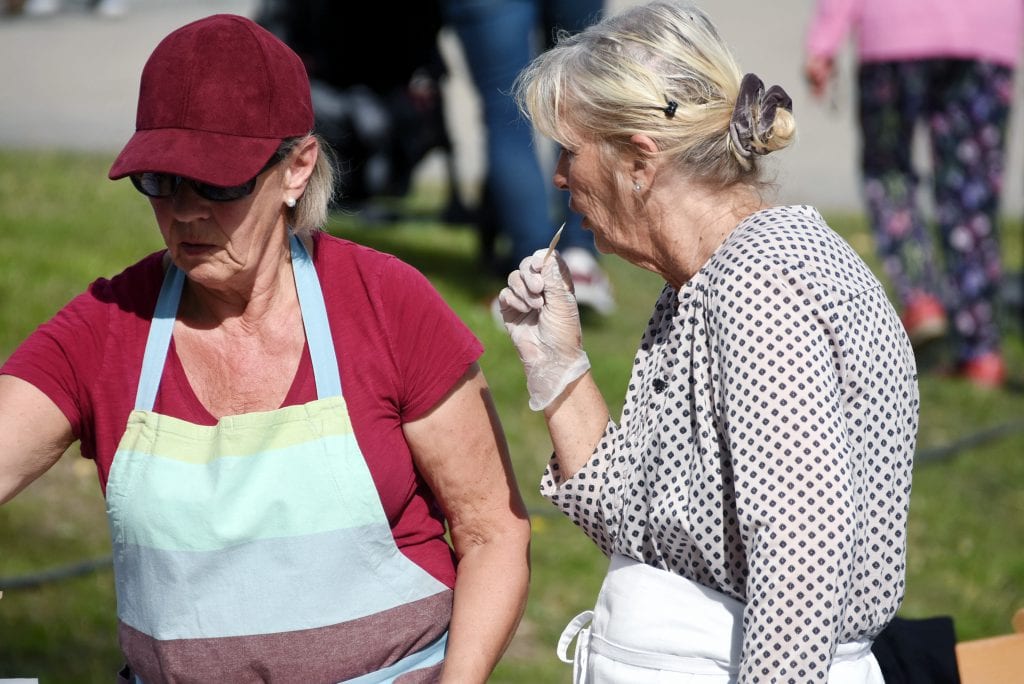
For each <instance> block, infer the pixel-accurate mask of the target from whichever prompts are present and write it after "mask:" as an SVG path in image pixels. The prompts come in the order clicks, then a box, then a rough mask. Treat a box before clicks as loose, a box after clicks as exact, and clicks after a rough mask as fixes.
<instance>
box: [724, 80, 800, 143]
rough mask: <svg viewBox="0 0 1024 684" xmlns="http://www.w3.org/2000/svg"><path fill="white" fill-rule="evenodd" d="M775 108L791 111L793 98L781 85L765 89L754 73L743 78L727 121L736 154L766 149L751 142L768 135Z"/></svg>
mask: <svg viewBox="0 0 1024 684" xmlns="http://www.w3.org/2000/svg"><path fill="white" fill-rule="evenodd" d="M779 107H782V108H783V109H786V110H789V111H793V100H792V99H791V98H790V97H789V94H788V93H786V91H785V90H783V89H782V87H781V86H777V85H775V86H772V87H771V88H769V89H768V90H767V91H766V90H765V89H764V82H763V81H762V80H761V79H760V78H758V77H757V76H756V75H755V74H747V75H745V76H744V77H743V80H742V81H741V82H740V92H739V95H737V96H736V105H735V106H734V107H733V110H732V119H731V120H730V122H729V140H730V141H731V142H732V147H733V149H734V150H735V151H736V153H737V154H739V155H740V156H741V157H743V158H745V159H746V158H749V157H750V156H751V155H753V154H766V153H767V152H768V150H766V149H764V148H763V147H761V146H759V145H754V141H755V140H758V141H763V140H767V139H768V138H769V137H770V135H771V130H772V125H773V124H774V123H775V112H776V111H777V110H778V108H779Z"/></svg>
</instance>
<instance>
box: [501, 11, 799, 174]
mask: <svg viewBox="0 0 1024 684" xmlns="http://www.w3.org/2000/svg"><path fill="white" fill-rule="evenodd" d="M742 76H743V73H742V71H741V70H740V68H739V66H738V65H737V63H736V60H735V58H734V57H733V55H732V53H731V51H730V50H729V48H728V47H727V46H726V44H725V43H724V41H723V40H722V39H721V37H720V36H719V35H718V31H717V29H716V28H715V27H714V25H713V24H712V23H711V20H710V19H709V18H708V16H707V15H706V14H705V13H704V12H703V11H701V10H700V9H699V8H697V7H696V6H694V5H693V4H691V3H689V2H685V1H678V2H674V1H672V0H655V1H654V2H650V3H647V4H643V5H637V6H633V7H630V8H627V9H626V10H624V11H622V12H620V13H618V14H615V15H612V16H608V17H606V18H605V19H603V20H601V21H600V22H598V23H596V24H593V25H591V26H590V27H588V28H587V29H585V30H584V31H582V32H580V33H578V34H575V35H570V34H568V33H565V32H562V33H560V34H559V35H558V36H557V39H556V44H555V46H554V47H553V48H551V49H550V50H548V51H547V52H544V53H542V54H541V55H540V56H538V57H537V58H536V59H535V60H534V61H533V62H532V63H531V64H530V65H529V66H528V67H527V68H526V69H524V70H523V71H522V72H521V73H520V74H519V77H518V78H517V80H516V83H515V86H514V88H513V93H514V96H515V98H516V101H517V103H518V105H519V107H520V109H521V110H522V111H523V113H524V114H525V115H526V116H527V117H528V118H529V119H530V120H531V121H532V122H533V124H534V126H535V127H536V129H537V130H538V131H539V132H540V133H542V134H543V135H545V136H547V137H550V138H552V139H554V140H555V141H557V142H559V143H560V144H562V145H564V146H566V147H570V148H571V147H573V146H574V145H578V144H579V143H581V142H584V141H591V142H597V143H601V144H603V145H607V146H611V147H619V148H621V147H623V146H625V145H626V144H628V141H629V139H630V137H631V136H633V135H635V134H643V135H646V136H649V137H650V138H651V139H652V140H654V141H655V143H656V145H657V146H658V149H659V151H660V154H661V155H662V156H663V157H664V158H666V159H668V160H669V161H670V163H672V164H673V165H674V166H675V167H676V168H677V169H679V170H680V171H681V172H683V173H685V174H687V175H688V176H689V177H691V178H693V179H696V180H698V181H700V182H704V183H708V184H710V185H713V186H717V187H728V186H732V185H734V184H737V183H744V184H748V185H751V186H755V187H760V186H762V185H764V184H765V181H764V180H762V178H761V174H760V166H759V158H758V157H759V155H763V154H767V153H769V152H772V151H775V150H777V149H781V148H783V147H786V146H787V145H789V144H790V142H792V140H793V139H794V137H795V133H796V122H795V120H794V119H793V115H792V112H790V111H789V110H788V109H784V108H782V107H779V108H778V109H777V110H776V111H775V112H774V115H775V116H774V121H773V123H772V125H771V127H770V128H769V129H768V131H767V132H766V133H765V134H763V135H761V136H758V135H756V133H755V134H754V136H753V139H752V140H750V148H751V149H750V150H746V151H744V150H737V149H735V148H734V146H733V144H732V143H731V142H730V123H731V120H732V117H733V111H734V109H735V108H736V101H737V97H738V95H739V90H740V82H741V80H742ZM673 103H674V104H673ZM759 105H760V100H758V102H754V103H750V106H751V108H752V109H753V108H755V107H758V106H759ZM743 114H744V115H749V117H750V119H751V120H755V119H757V118H758V116H759V115H758V113H757V112H756V111H751V112H749V113H743ZM744 152H745V153H744ZM750 152H753V153H754V154H751V153H750Z"/></svg>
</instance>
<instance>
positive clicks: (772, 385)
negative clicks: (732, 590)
mask: <svg viewBox="0 0 1024 684" xmlns="http://www.w3.org/2000/svg"><path fill="white" fill-rule="evenodd" d="M757 280H759V281H760V282H756V283H755V285H754V286H755V287H756V288H759V289H760V291H761V292H763V293H765V295H764V296H765V297H766V298H767V299H770V305H766V306H762V307H760V309H759V311H760V313H759V314H758V315H759V316H760V320H759V321H758V324H757V329H758V330H759V331H760V334H756V335H724V336H722V338H721V339H720V340H719V342H720V344H721V346H722V354H721V358H722V359H724V361H723V364H722V366H723V367H722V372H723V386H724V388H725V389H724V391H725V397H724V399H725V405H726V406H728V407H729V411H728V418H727V422H726V438H727V440H728V446H729V454H730V461H731V464H730V465H731V468H732V470H733V473H734V478H735V497H736V511H737V515H738V518H739V526H740V529H741V530H743V544H744V547H745V548H746V550H747V551H746V553H747V560H748V570H749V576H748V578H747V605H746V609H745V612H744V643H743V649H742V663H741V673H742V676H741V680H742V681H804V682H811V681H821V682H824V681H826V678H827V672H828V667H829V663H830V662H831V659H832V655H833V653H834V651H835V648H836V645H837V643H838V637H839V631H840V628H841V624H842V615H843V611H844V609H845V607H846V605H847V595H846V594H847V592H848V590H849V586H850V581H851V568H852V566H853V562H854V559H853V557H852V555H853V554H852V553H851V550H852V549H854V548H855V539H856V537H857V536H858V535H861V534H863V533H864V530H863V529H860V526H859V523H860V522H862V521H861V520H859V518H858V512H857V511H858V499H859V497H861V496H863V492H862V491H860V489H859V483H858V480H857V476H858V464H857V459H858V449H857V446H856V445H855V444H854V443H853V441H852V440H851V432H850V431H849V430H848V425H847V420H848V418H847V413H848V410H849V409H848V407H846V406H844V396H843V392H842V388H841V387H840V383H841V382H842V379H841V378H842V377H856V374H857V373H859V372H860V371H856V372H855V373H852V374H851V373H849V372H841V368H840V365H841V364H843V363H844V361H843V357H844V356H845V354H843V349H842V345H841V343H840V342H839V341H838V340H839V338H840V336H841V335H842V334H843V332H844V331H843V328H844V326H845V325H846V324H845V323H844V321H845V319H846V318H847V313H846V312H845V310H844V308H845V306H846V303H845V302H833V303H832V304H831V305H829V304H826V305H824V306H822V305H820V303H821V302H822V301H826V302H827V301H828V300H829V299H830V297H831V293H829V292H823V291H822V290H824V289H826V288H824V287H823V286H818V287H815V285H814V284H813V283H808V282H801V280H800V275H799V274H796V275H794V274H792V273H790V274H788V275H783V274H780V273H778V272H777V271H775V270H767V271H765V272H763V273H762V274H760V277H758V278H757ZM813 301H816V302H817V304H813V303H812V302H813ZM724 308H725V309H726V310H728V309H730V308H731V309H732V310H734V311H735V310H738V308H739V307H724ZM783 645H784V648H783V647H782V646H783ZM780 653H784V654H785V657H780V655H779V654H780ZM765 668H767V669H765Z"/></svg>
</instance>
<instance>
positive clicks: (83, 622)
mask: <svg viewBox="0 0 1024 684" xmlns="http://www.w3.org/2000/svg"><path fill="white" fill-rule="evenodd" d="M108 164H109V159H106V158H98V157H93V156H76V155H64V154H59V155H58V154H54V155H46V154H38V153H6V152H0V323H2V324H0V358H3V357H5V356H6V354H7V353H9V352H10V351H11V350H12V349H13V348H14V347H15V345H16V344H18V342H20V341H21V340H22V339H24V337H25V336H26V335H28V334H29V333H30V332H31V331H32V330H33V329H34V328H35V326H36V325H38V324H39V323H40V322H42V321H43V320H45V319H46V318H47V317H49V316H50V315H52V313H53V312H54V311H56V310H57V309H58V308H59V307H60V306H62V305H63V304H64V303H65V302H66V301H67V300H68V299H70V298H71V297H72V296H74V295H75V294H77V293H78V292H80V291H81V290H82V289H84V288H85V287H86V285H87V284H88V283H89V282H90V281H91V280H93V279H94V278H95V277H97V276H110V275H113V274H115V273H117V272H118V271H120V270H121V269H122V268H123V267H124V266H126V265H128V264H130V263H134V262H135V261H136V260H138V259H139V258H141V257H142V256H144V255H145V254H147V253H149V252H151V251H153V250H155V249H158V248H159V247H160V246H161V242H160V237H159V235H158V233H157V231H156V228H155V226H154V224H153V218H152V215H151V212H150V209H149V205H148V203H147V202H146V201H145V200H144V199H143V198H142V197H141V196H139V195H138V193H136V192H135V191H134V190H133V189H132V188H131V187H130V185H129V184H128V183H127V182H126V181H122V182H118V183H111V182H110V181H108V180H106V171H107V165H108ZM443 194H444V193H442V192H431V191H430V189H420V190H419V192H417V193H416V194H415V195H414V196H413V197H411V198H409V199H408V200H407V201H406V202H404V203H399V205H398V206H399V207H400V208H402V209H403V210H404V211H405V212H406V214H405V215H406V216H407V217H408V220H403V221H401V222H399V223H398V224H396V225H388V226H378V225H367V224H366V223H364V222H361V221H360V220H359V219H358V218H356V217H344V216H337V217H335V219H334V220H333V221H332V224H331V226H330V230H331V232H333V233H335V234H338V235H342V236H345V237H349V238H351V239H354V240H356V241H358V242H361V243H364V244H368V245H370V246H373V247H376V248H378V249H382V250H384V251H388V252H392V253H394V254H396V255H398V256H400V257H401V258H403V259H405V260H407V261H408V262H410V263H411V264H413V265H414V266H416V267H418V268H419V269H421V270H422V271H423V272H424V273H425V274H426V275H427V276H428V277H429V278H430V280H431V282H433V283H434V285H435V286H436V287H437V288H438V290H439V292H441V294H442V295H443V296H444V297H445V299H446V300H447V301H448V302H449V303H450V304H451V305H452V306H453V307H454V308H455V310H456V311H457V312H458V313H459V314H460V316H462V318H463V320H465V321H466V323H467V324H468V325H469V326H470V327H471V328H472V329H473V331H474V332H475V333H476V334H477V335H478V336H479V338H480V339H481V341H482V342H483V343H484V345H485V347H486V352H485V354H484V356H483V358H482V359H481V365H482V366H483V368H484V372H485V373H486V375H487V377H488V380H489V381H490V384H491V386H492V390H493V392H494V395H495V398H496V401H497V404H498V409H499V412H500V414H501V418H502V421H503V424H504V427H505V431H506V434H507V436H508V439H509V443H510V446H511V449H512V454H513V459H514V464H515V470H516V474H517V477H518V478H519V483H520V486H521V488H522V490H523V494H524V497H525V498H526V500H527V503H528V506H529V508H530V510H531V513H532V518H533V529H534V538H533V582H532V587H531V591H530V601H529V605H528V608H527V613H526V617H525V619H524V622H523V624H522V627H521V628H520V630H519V633H518V634H517V636H516V639H515V641H514V642H513V644H512V647H511V648H510V650H509V652H508V654H507V656H506V658H505V659H504V661H503V662H502V663H501V664H500V666H499V668H498V671H497V672H496V673H495V676H494V677H493V679H492V681H493V682H496V683H506V684H513V683H516V684H536V683H544V682H567V681H569V677H570V670H569V668H568V666H565V665H563V664H561V663H559V662H558V661H557V659H556V658H555V654H554V648H555V642H556V640H557V637H558V635H559V633H560V632H561V630H562V627H563V626H564V625H565V623H566V622H568V621H569V620H570V619H571V618H572V617H573V616H574V615H576V613H577V612H579V611H581V610H585V609H587V608H590V607H591V606H592V605H593V601H594V597H595V596H596V594H597V590H598V588H599V586H600V582H601V579H602V576H603V573H604V569H605V565H606V561H605V559H604V558H603V556H601V554H600V553H599V552H598V551H597V549H596V547H594V545H593V544H591V543H590V542H589V541H588V540H587V539H586V538H585V537H584V536H583V534H582V533H581V532H580V531H579V530H578V529H576V528H575V527H574V526H573V525H572V524H571V523H570V522H568V521H567V520H565V519H563V518H562V517H560V516H558V515H556V514H555V511H554V509H553V508H552V507H551V506H550V505H549V504H547V503H546V502H545V501H543V500H542V499H541V497H540V496H539V494H538V493H537V483H538V481H539V477H540V473H541V471H542V470H543V468H544V465H545V463H546V462H547V459H548V456H549V453H550V450H551V443H550V440H549V438H548V435H547V432H546V429H545V427H544V422H543V419H542V418H541V417H540V416H539V415H538V414H536V413H534V412H532V411H530V410H529V409H528V408H527V405H526V391H525V383H524V380H523V374H522V370H521V366H520V365H519V361H518V359H517V356H516V353H515V350H514V349H513V348H512V345H511V343H510V342H509V340H508V337H507V335H506V334H505V332H504V331H503V330H501V329H500V328H499V327H498V326H497V325H496V324H495V323H494V321H493V320H492V319H491V316H490V313H489V311H488V308H487V303H488V302H489V300H490V298H491V297H493V296H494V295H495V294H496V293H497V291H498V290H499V289H500V287H501V286H502V281H501V279H500V278H496V277H494V276H491V275H488V274H487V273H485V272H483V271H482V270H481V268H480V267H479V264H478V263H477V259H476V246H477V243H476V236H475V234H474V233H473V231H472V229H471V228H470V227H469V226H468V225H458V226H451V225H443V224H440V223H438V222H437V221H436V218H435V217H436V215H437V213H438V212H439V210H440V208H441V206H440V205H441V204H442V201H443ZM829 219H830V220H831V221H832V223H833V225H834V226H835V227H836V229H837V230H839V231H840V232H841V233H842V234H843V235H844V236H845V237H846V238H847V239H848V240H849V241H850V242H851V244H853V245H854V247H855V248H856V249H857V250H858V251H859V252H860V253H861V254H862V255H863V256H864V257H865V259H867V260H868V262H869V263H871V264H872V266H873V267H876V268H877V264H876V262H875V260H874V258H873V256H872V254H871V238H870V235H869V233H868V232H867V228H866V225H865V224H864V221H863V219H862V218H861V217H859V216H843V215H836V216H829ZM1021 240H1022V234H1021V227H1020V222H1019V221H1014V222H1010V223H1009V224H1008V225H1007V230H1006V232H1005V234H1004V243H1005V244H1006V245H1007V249H1006V254H1007V260H1008V267H1009V268H1008V270H1013V271H1019V270H1020V266H1021V264H1020V255H1021V252H1022V250H1021V249H1020V245H1021ZM604 265H605V266H606V268H607V270H608V272H609V274H610V277H611V279H612V281H613V284H614V285H615V289H616V294H617V300H618V305H619V306H618V312H617V313H616V314H615V315H614V316H612V317H609V318H607V319H594V318H592V317H591V318H588V319H587V320H586V322H585V323H586V324H585V328H584V340H585V343H586V345H587V348H588V352H589V355H590V357H591V360H592V362H593V365H594V372H595V376H596V378H597V381H598V383H599V385H600V386H601V388H602V390H603V391H604V394H605V397H606V398H607V400H608V403H609V406H610V407H611V409H612V412H613V414H614V415H617V414H618V411H619V410H620V408H621V403H622V399H623V395H624V391H625V386H626V382H627V380H628V377H629V369H630V366H631V362H632V358H633V352H634V350H635V346H636V343H637V342H638V340H639V337H640V334H641V332H642V330H643V327H644V325H645V324H646V321H647V319H648V316H649V314H650V310H651V307H652V306H653V303H654V300H655V298H656V297H657V294H658V291H659V290H660V288H661V282H660V281H659V280H658V279H657V278H656V277H654V276H653V275H651V274H649V273H646V272H642V271H639V270H637V269H635V268H634V267H632V266H630V265H628V264H626V263H624V262H622V261H621V260H619V259H617V258H606V259H605V261H604ZM1006 331H1007V345H1006V346H1007V355H1008V358H1009V359H1010V364H1011V368H1013V371H1014V373H1015V375H1016V376H1017V377H1018V378H1019V377H1020V376H1021V374H1022V369H1024V344H1022V342H1021V328H1020V321H1019V319H1017V320H1013V319H1010V320H1008V321H1007V326H1006ZM921 391H922V420H921V434H920V439H919V442H920V447H921V450H922V452H921V453H922V459H921V460H919V462H918V465H917V468H916V472H915V479H914V492H913V496H912V504H911V506H912V510H911V517H910V553H909V561H908V562H909V565H908V581H907V594H906V600H905V602H904V605H903V609H902V613H903V614H904V615H905V616H907V617H923V616H929V615H940V614H942V615H951V616H953V618H954V620H955V625H956V628H957V631H958V634H959V636H960V637H961V638H974V637H979V636H985V635H990V634H996V633H1000V632H1005V631H1007V630H1008V629H1009V619H1010V616H1011V615H1012V613H1013V611H1014V610H1015V609H1016V608H1017V607H1019V606H1024V553H1022V552H1021V542H1020V540H1021V539H1024V458H1022V455H1024V432H1022V430H1021V429H1020V427H1021V426H1020V423H1021V421H1022V420H1024V395H1022V394H1021V393H1016V392H1008V391H1007V392H987V393H986V392H978V391H975V390H972V389H971V388H969V387H967V386H966V385H964V384H962V383H959V382H956V381H952V380H949V379H946V378H943V377H940V376H939V375H937V374H934V373H930V372H929V373H925V374H923V375H922V378H921ZM993 426H1010V427H1009V429H1007V430H1006V431H1005V433H1004V434H1001V435H999V436H996V437H994V438H992V439H990V440H988V441H981V442H980V443H978V444H975V445H971V446H968V447H966V448H964V449H960V450H954V451H953V452H952V453H944V452H943V451H942V447H944V446H946V445H949V444H951V443H955V442H956V440H958V439H962V438H964V437H967V436H970V435H976V434H979V431H980V430H983V429H984V428H988V427H993ZM929 454H931V455H935V456H934V457H928V458H925V456H928V455H929ZM108 553H109V540H108V533H107V522H106V518H105V514H104V505H103V501H102V497H101V496H100V492H99V486H98V484H97V481H96V475H95V472H94V470H93V468H92V466H91V463H90V462H87V461H83V460H81V459H79V458H78V457H77V456H75V455H74V454H69V455H68V456H66V457H65V458H64V459H62V460H61V462H60V463H59V464H58V465H57V466H56V467H55V468H54V469H53V470H52V471H51V472H49V473H47V475H45V476H44V477H43V478H41V479H40V480H39V481H38V482H36V483H35V484H34V485H32V486H31V487H30V488H29V489H28V490H27V491H25V492H24V493H22V494H21V495H20V496H19V497H18V498H17V499H15V500H14V501H13V502H12V503H11V504H9V505H7V506H5V507H3V508H0V580H2V579H4V578H11V577H24V576H26V575H31V574H33V573H35V572H38V571H41V570H44V569H47V568H52V567H61V566H65V565H67V564H72V563H75V562H78V561H81V560H87V559H91V558H96V557H102V556H104V555H106V554H108ZM0 589H4V590H5V592H4V596H3V599H2V600H0V678H5V677H15V676H26V677H28V676H31V677H39V678H40V681H41V682H46V683H47V684H57V683H60V682H68V683H76V684H78V683H81V682H107V681H111V679H112V674H113V672H115V671H116V669H117V668H118V667H119V666H120V656H119V654H118V651H117V645H116V634H115V631H114V630H115V618H114V595H113V578H112V574H111V572H110V570H109V568H106V569H102V570H100V571H97V572H94V573H90V574H87V575H84V576H80V577H77V578H75V579H70V580H64V581H58V582H54V583H49V584H45V585H43V586H41V587H38V588H8V587H0Z"/></svg>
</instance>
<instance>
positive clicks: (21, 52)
mask: <svg viewBox="0 0 1024 684" xmlns="http://www.w3.org/2000/svg"><path fill="white" fill-rule="evenodd" d="M126 1H127V4H128V11H127V13H126V14H125V15H124V16H123V17H120V18H117V19H106V18H101V17H98V16H94V15H92V14H90V13H89V12H88V11H86V10H85V9H84V6H83V0H77V2H75V1H74V0H65V5H66V10H65V11H64V12H62V13H61V14H58V15H56V16H52V17H47V18H27V17H18V18H0V147H8V148H12V147H14V148H54V147H56V148H66V149H73V150H90V151H110V152H111V154H113V153H115V152H116V151H117V150H118V149H119V147H120V145H121V144H123V142H124V141H125V140H126V139H127V138H128V136H130V135H131V133H132V130H133V126H134V121H135V99H136V96H137V93H138V78H139V74H140V72H141V70H142V65H143V64H144V63H145V60H146V58H147V57H148V55H149V53H150V51H151V50H152V49H153V47H154V46H155V45H156V43H157V42H158V41H159V40H160V39H161V38H163V36H165V35H166V34H167V33H169V32H170V31H171V30H173V29H174V28H177V27H178V26H180V25H182V24H184V23H186V22H187V21H190V20H192V19H197V18H199V17H201V16H204V15H207V14H213V13H216V12H234V13H237V14H245V15H248V16H251V15H252V12H253V11H254V10H255V8H256V6H257V0H205V1H204V0H126ZM609 2H610V7H613V8H615V7H619V6H622V5H624V4H628V3H629V2H631V0H609ZM810 6H811V2H810V0H773V1H772V2H758V1H757V0H714V1H713V2H712V0H706V2H705V7H707V8H708V10H709V11H710V12H711V13H712V15H713V16H714V18H715V20H716V22H717V23H718V24H719V26H720V28H721V30H722V34H723V35H725V36H726V37H727V38H729V40H730V42H731V43H732V46H733V48H734V50H735V51H736V53H737V56H738V58H739V60H740V63H741V65H743V67H744V68H745V69H747V70H749V71H755V72H757V73H758V74H759V75H760V76H761V77H762V78H763V79H764V80H765V82H767V83H779V84H782V85H784V86H785V87H786V88H787V90H788V91H789V92H790V94H791V95H792V97H793V100H794V109H795V111H796V114H797V122H798V125H799V139H798V142H797V144H796V146H795V147H793V148H792V149H790V150H787V151H785V152H783V153H781V154H779V155H777V156H776V157H775V163H776V164H777V166H778V180H779V182H780V185H781V189H780V193H779V199H780V200H782V201H785V202H803V203H809V204H815V205H817V206H819V207H821V208H823V209H859V208H860V201H859V195H858V184H857V169H856V155H857V141H856V137H855V135H856V134H855V129H854V119H853V113H852V109H851V105H852V104H853V83H852V74H851V69H850V62H849V55H846V56H845V58H844V59H845V61H844V62H843V66H844V68H843V71H842V77H841V80H840V83H839V87H838V88H837V94H836V97H835V98H834V101H833V102H832V103H831V104H820V103H818V102H816V101H813V100H812V99H811V98H810V95H809V93H808V91H807V89H806V88H805V87H804V85H803V82H802V79H801V78H800V62H801V58H802V53H801V48H802V40H801V34H802V32H803V30H804V28H805V26H806V23H807V19H808V14H809V11H810V9H809V8H810ZM766 26H773V27H777V28H773V29H772V30H771V31H765V30H764V27H766ZM383 40H384V41H385V42H386V37H385V38H384V39H383ZM441 47H442V50H443V52H444V54H445V56H446V58H447V59H448V61H449V63H450V67H451V71H452V77H451V79H450V82H449V84H448V85H447V102H446V104H447V106H448V108H449V121H450V125H451V127H452V130H453V139H454V145H455V147H456V161H457V167H458V169H459V173H460V176H461V178H462V179H463V183H464V184H465V185H466V186H467V188H470V190H469V192H472V188H474V187H475V184H476V182H477V180H478V179H479V177H480V174H481V171H482V168H483V162H482V154H481V143H482V133H481V130H480V126H479V121H478V112H477V109H476V108H477V106H478V101H477V99H476V96H475V93H474V92H473V90H472V88H471V86H470V85H469V83H468V80H467V77H466V71H465V65H464V63H463V62H462V59H461V53H460V52H459V50H458V46H457V44H456V43H455V41H454V40H453V39H452V36H451V35H449V34H447V33H446V34H443V35H442V38H441ZM375 58H377V57H374V56H368V59H375ZM381 58H383V57H381ZM1015 102H1016V103H1018V104H1020V103H1022V102H1024V97H1021V96H1020V95H1019V94H1018V96H1017V98H1016V99H1015ZM1022 115H1024V106H1019V107H1018V111H1017V112H1016V113H1015V116H1014V120H1013V124H1012V128H1011V134H1012V140H1011V149H1010V159H1009V162H1010V168H1009V173H1008V176H1007V183H1006V188H1007V192H1006V197H1005V203H1004V205H1005V208H1006V210H1007V211H1008V212H1011V213H1015V214H1019V213H1021V205H1022V197H1024V180H1022V178H1021V168H1020V167H1021V158H1022V157H1024V138H1022V134H1024V131H1022V128H1024V127H1022V125H1021V118H1022ZM918 149H919V151H923V147H921V146H920V145H919V146H918ZM769 159H771V158H769ZM441 169H442V165H441V163H440V160H438V159H436V158H433V159H431V160H428V162H426V163H425V164H424V165H423V167H422V168H421V170H420V172H421V173H422V174H424V175H430V174H435V173H436V174H439V173H441Z"/></svg>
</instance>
